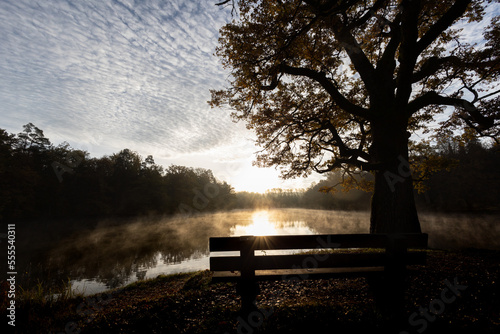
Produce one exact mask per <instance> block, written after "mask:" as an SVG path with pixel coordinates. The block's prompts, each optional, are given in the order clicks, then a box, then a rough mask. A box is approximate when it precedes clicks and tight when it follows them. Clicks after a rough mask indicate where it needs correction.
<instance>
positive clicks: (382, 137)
mask: <svg viewBox="0 0 500 334" xmlns="http://www.w3.org/2000/svg"><path fill="white" fill-rule="evenodd" d="M372 133H373V146H372V152H371V153H372V154H373V156H374V157H375V161H377V162H379V163H381V164H382V166H383V167H382V168H381V169H380V170H377V171H376V172H375V189H374V192H373V197H372V202H371V218H370V233H420V232H421V229H420V222H419V220H418V215H417V209H416V207H415V199H414V197H413V180H412V177H411V172H410V166H409V162H408V137H409V135H408V133H407V131H406V121H401V122H399V124H397V123H396V122H394V121H393V120H392V121H391V122H388V121H387V120H386V121H385V122H378V123H374V124H372Z"/></svg>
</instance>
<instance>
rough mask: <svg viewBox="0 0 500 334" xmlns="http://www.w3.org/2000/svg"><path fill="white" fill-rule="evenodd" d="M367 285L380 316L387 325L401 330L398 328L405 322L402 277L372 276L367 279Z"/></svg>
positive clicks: (395, 275)
mask: <svg viewBox="0 0 500 334" xmlns="http://www.w3.org/2000/svg"><path fill="white" fill-rule="evenodd" d="M368 283H369V285H370V289H371V290H372V293H373V296H374V299H375V303H376V304H377V308H378V309H379V311H380V313H381V314H382V316H383V317H384V318H385V319H386V321H387V322H388V324H389V325H391V326H394V327H395V328H401V327H399V326H401V324H404V323H405V321H406V316H405V311H404V306H405V288H406V284H405V279H404V275H399V274H392V275H387V276H384V277H381V276H374V277H370V278H369V279H368Z"/></svg>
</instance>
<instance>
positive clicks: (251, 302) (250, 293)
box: [236, 280, 260, 314]
mask: <svg viewBox="0 0 500 334" xmlns="http://www.w3.org/2000/svg"><path fill="white" fill-rule="evenodd" d="M236 292H237V293H238V294H239V295H240V296H241V312H242V313H243V314H248V313H250V312H252V311H255V310H257V306H256V305H255V300H256V298H257V295H258V294H259V292H260V287H259V284H258V283H257V282H255V281H254V280H244V281H240V282H238V284H237V286H236Z"/></svg>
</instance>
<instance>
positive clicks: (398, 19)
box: [210, 0, 500, 232]
mask: <svg viewBox="0 0 500 334" xmlns="http://www.w3.org/2000/svg"><path fill="white" fill-rule="evenodd" d="M229 3H233V4H234V3H237V4H238V9H239V13H240V15H239V17H238V19H235V20H233V21H232V22H231V23H228V24H227V25H225V26H224V27H223V28H222V29H221V38H220V40H219V41H220V45H219V47H218V49H217V55H218V56H219V57H220V58H221V59H222V61H223V65H224V66H225V67H226V68H229V69H231V75H232V78H233V79H232V81H231V83H230V85H231V86H230V88H228V89H226V90H220V91H212V99H211V101H210V103H211V105H212V106H222V105H228V106H229V107H230V108H232V109H234V110H235V112H234V114H233V115H234V117H235V118H236V119H238V120H245V121H246V122H247V126H248V127H249V128H251V129H254V130H255V131H256V134H257V143H258V144H259V145H261V146H262V147H263V148H264V150H263V151H262V152H261V153H260V154H259V155H258V156H257V164H258V165H260V166H266V167H267V166H276V165H279V166H282V167H283V168H282V171H283V172H282V176H283V177H285V178H290V177H296V176H301V175H307V174H309V173H311V172H312V171H315V172H319V173H326V172H329V171H332V170H335V169H339V168H342V169H344V171H346V172H348V173H350V174H352V173H353V172H358V171H360V170H364V171H372V172H373V173H374V175H375V179H374V192H373V198H372V207H371V224H370V231H371V232H419V231H420V224H419V220H418V216H417V211H416V208H415V201H414V195H413V181H412V175H411V172H410V169H409V165H408V162H409V150H408V146H409V137H410V135H411V134H412V133H413V132H415V131H417V130H422V129H425V128H426V127H427V125H428V123H429V121H431V120H432V119H433V117H434V116H435V115H438V114H440V113H443V112H444V111H445V108H444V107H446V106H449V107H454V108H455V111H454V112H453V113H452V114H451V117H449V119H448V120H447V121H446V122H444V123H443V127H442V128H441V129H440V130H441V131H442V133H446V131H450V129H453V128H464V127H468V128H472V129H474V130H475V131H476V135H480V136H490V137H491V138H493V139H495V140H497V142H498V130H499V126H498V125H499V122H498V120H499V108H498V97H494V94H496V93H498V91H491V90H487V91H486V92H484V91H483V90H484V89H488V87H487V86H486V84H487V83H490V82H495V80H497V78H498V73H499V72H500V71H499V69H500V61H499V52H498V50H499V47H498V46H499V45H498V43H499V41H500V40H499V34H498V32H499V24H498V18H497V19H494V20H493V22H491V25H490V26H489V27H488V28H487V29H486V30H485V34H484V38H485V39H486V45H485V47H484V48H482V49H480V50H477V49H475V48H474V47H473V46H471V45H468V44H466V43H464V42H463V41H461V40H460V38H459V37H460V35H459V33H460V30H457V29H454V28H455V26H454V24H455V23H456V22H457V20H459V19H460V18H465V19H467V20H468V21H469V22H478V21H482V20H483V16H484V8H485V7H486V6H487V5H488V2H480V1H474V2H473V1H471V0H456V1H440V2H436V1H429V0H401V1H387V0H370V1H343V0H341V1H329V0H324V1H323V0H282V1H261V0H241V1H234V2H228V1H222V2H221V5H222V4H229ZM452 88H456V90H452ZM464 92H469V93H471V94H470V95H471V98H470V99H466V98H464V94H463V93H464Z"/></svg>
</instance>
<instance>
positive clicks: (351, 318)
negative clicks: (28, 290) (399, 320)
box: [3, 250, 500, 333]
mask: <svg viewBox="0 0 500 334" xmlns="http://www.w3.org/2000/svg"><path fill="white" fill-rule="evenodd" d="M499 263H500V253H499V252H498V251H478V250H468V251H461V252H449V251H437V250H433V251H429V252H428V261H427V264H426V265H425V266H415V267H414V268H415V272H414V273H413V275H412V276H411V277H410V278H409V280H408V283H409V288H408V291H407V297H408V298H407V303H406V306H405V308H406V313H407V314H408V315H409V316H410V315H411V314H412V313H414V312H418V311H419V308H427V309H428V308H429V307H431V309H434V310H435V312H436V313H438V315H433V314H429V313H427V315H426V316H427V317H428V318H427V319H426V318H425V315H422V316H420V315H418V314H416V315H414V318H413V321H411V322H405V323H404V324H403V325H402V326H403V327H404V328H401V329H400V330H399V329H398V331H397V332H398V333H399V332H400V331H408V332H410V333H412V332H417V331H422V332H424V333H445V332H453V333H499V332H500V320H499V319H500V298H499V297H500V291H499V288H498V286H499V285H498V278H499V274H500V269H499ZM210 278H211V277H210V272H209V271H202V272H196V273H189V274H179V275H172V276H159V277H157V278H156V279H152V280H146V281H140V282H136V283H134V284H131V285H128V286H126V287H124V288H121V289H117V290H112V291H109V292H107V293H103V294H98V295H94V296H89V297H82V296H76V297H71V296H69V297H67V298H62V299H61V300H59V301H55V300H44V299H43V298H39V299H36V298H35V299H32V300H30V299H27V298H25V299H24V300H18V302H17V304H18V308H17V313H16V330H17V332H18V333H61V332H62V333H78V332H79V331H80V332H81V333H225V332H229V333H237V332H238V329H239V330H240V332H242V333H250V332H255V329H256V328H258V330H259V332H261V333H302V332H304V331H311V330H312V328H314V331H315V332H328V333H360V332H369V333H377V332H380V333H382V332H385V326H386V325H387V324H386V323H384V321H383V319H382V318H381V316H380V315H379V313H378V312H377V311H376V309H375V303H374V301H373V298H372V295H371V292H370V290H369V288H368V285H367V283H366V281H365V279H363V278H359V279H335V280H319V281H299V282H281V281H277V282H268V283H263V284H262V285H261V290H262V291H261V294H260V296H259V299H258V302H257V304H258V307H259V308H260V309H261V311H260V313H259V314H254V317H253V318H251V319H242V318H241V317H239V314H238V309H239V297H238V296H237V294H236V289H235V287H234V285H232V284H216V285H212V284H210ZM445 280H448V281H449V282H451V284H455V283H458V284H460V285H461V286H466V288H462V292H461V293H460V296H458V297H456V298H454V299H453V301H450V300H451V299H452V298H451V296H452V295H446V294H445V297H446V298H447V301H448V302H447V303H439V300H441V299H442V298H443V297H442V296H443V295H442V291H443V290H444V289H445V288H446V286H447V285H446V284H445V283H444V281H445ZM440 305H444V308H443V309H442V310H441V309H439V306H440ZM3 318H4V319H5V316H4V317H3ZM424 327H425V328H424Z"/></svg>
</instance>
